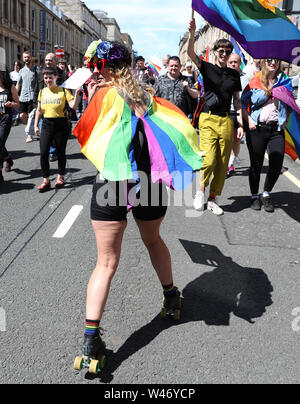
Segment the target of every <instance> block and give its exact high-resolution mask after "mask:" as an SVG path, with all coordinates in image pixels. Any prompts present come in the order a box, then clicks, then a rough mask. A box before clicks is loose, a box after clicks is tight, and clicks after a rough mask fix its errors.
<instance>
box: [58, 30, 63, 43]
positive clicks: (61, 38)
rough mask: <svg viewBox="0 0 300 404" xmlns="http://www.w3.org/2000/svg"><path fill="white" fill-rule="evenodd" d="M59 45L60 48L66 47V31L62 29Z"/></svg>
mask: <svg viewBox="0 0 300 404" xmlns="http://www.w3.org/2000/svg"><path fill="white" fill-rule="evenodd" d="M58 45H59V46H64V31H63V29H62V28H61V29H60V38H59V44H58Z"/></svg>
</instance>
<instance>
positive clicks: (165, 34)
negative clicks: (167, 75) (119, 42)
mask: <svg viewBox="0 0 300 404" xmlns="http://www.w3.org/2000/svg"><path fill="white" fill-rule="evenodd" d="M84 2H85V4H86V5H87V6H88V7H89V8H90V9H91V10H104V11H106V12H107V13H108V17H110V18H115V19H116V20H117V22H118V24H119V26H120V29H121V32H126V33H128V34H130V36H131V38H132V40H133V42H134V45H133V46H134V49H135V50H137V51H138V53H139V54H141V55H143V56H144V57H145V59H146V60H148V59H149V57H151V56H152V55H155V56H157V57H159V58H160V59H161V58H162V56H163V55H165V54H166V53H170V54H172V55H178V52H179V41H180V36H181V35H182V34H183V33H184V32H186V31H187V24H188V20H189V19H190V17H191V4H192V1H191V0H150V1H145V0H85V1H84ZM196 21H197V23H198V25H199V24H200V21H201V17H200V16H199V15H198V17H197V20H196Z"/></svg>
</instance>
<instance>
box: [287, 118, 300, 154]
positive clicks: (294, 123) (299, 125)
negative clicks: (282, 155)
mask: <svg viewBox="0 0 300 404" xmlns="http://www.w3.org/2000/svg"><path fill="white" fill-rule="evenodd" d="M285 152H286V153H287V154H288V155H289V156H290V157H291V158H292V159H293V160H297V159H300V121H299V119H298V118H297V114H296V113H295V112H294V111H293V113H292V114H291V116H290V119H289V122H288V124H287V126H286V128H285Z"/></svg>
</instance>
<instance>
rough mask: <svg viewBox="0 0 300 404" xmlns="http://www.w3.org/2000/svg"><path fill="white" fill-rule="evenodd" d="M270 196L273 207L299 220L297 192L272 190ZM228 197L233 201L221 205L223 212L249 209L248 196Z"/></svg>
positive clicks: (298, 195)
mask: <svg viewBox="0 0 300 404" xmlns="http://www.w3.org/2000/svg"><path fill="white" fill-rule="evenodd" d="M271 196H272V201H273V203H274V206H275V209H282V210H283V211H284V212H285V213H286V214H287V215H289V216H290V217H291V218H292V219H293V220H296V221H297V222H300V209H299V206H300V193H299V192H298V193H297V192H287V191H282V192H274V193H272V195H271ZM228 199H229V200H231V201H233V202H232V203H231V204H230V205H222V209H224V211H225V212H231V213H236V212H241V211H242V210H244V209H250V196H232V197H230V198H228ZM258 214H259V212H258Z"/></svg>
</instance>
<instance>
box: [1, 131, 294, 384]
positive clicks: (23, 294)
mask: <svg viewBox="0 0 300 404" xmlns="http://www.w3.org/2000/svg"><path fill="white" fill-rule="evenodd" d="M24 138H25V135H24V126H19V127H17V128H14V129H13V130H12V133H11V135H10V137H9V140H8V143H7V146H8V149H9V150H10V151H11V152H12V155H13V157H14V159H15V166H14V167H13V171H12V172H11V173H8V174H5V179H6V180H7V182H6V183H5V185H1V186H0V203H1V210H0V223H1V226H0V229H1V230H0V232H1V238H0V239H1V242H0V344H1V351H0V383H79V384H81V383H85V384H99V383H115V384H142V383H150V384H158V383H174V384H177V383H180V384H195V383H199V384H206V383H274V384H275V383H276V384H278V383H299V370H300V366H299V364H300V363H299V362H300V361H299V331H300V317H299V316H300V293H299V284H300V194H299V191H300V190H299V188H298V187H297V185H296V184H294V183H293V182H291V181H290V179H288V178H287V177H286V176H284V175H282V176H281V177H280V179H279V181H278V184H277V186H276V189H275V190H274V194H273V197H274V201H275V204H276V211H275V213H273V214H268V213H266V212H264V211H261V212H254V211H252V210H250V209H249V207H248V204H249V188H248V178H247V172H248V171H247V170H248V165H249V160H248V152H247V148H246V145H242V151H241V155H240V160H239V162H238V165H237V175H236V176H235V177H231V178H229V179H228V180H227V181H226V186H225V190H224V196H222V198H221V201H220V203H221V205H222V206H223V207H224V210H225V215H224V216H223V217H221V218H218V217H215V216H214V215H213V214H211V213H210V212H207V211H205V212H204V214H203V215H202V216H201V217H194V212H193V210H192V209H191V208H190V207H186V206H172V207H170V208H169V210H168V213H167V216H166V220H165V222H164V225H163V227H162V234H163V237H164V239H165V241H166V243H167V245H168V246H169V248H170V251H171V255H172V261H173V270H174V277H175V282H176V284H177V285H178V286H179V288H180V289H181V290H182V292H183V297H184V306H183V310H182V320H181V321H180V322H179V323H175V322H173V321H164V320H162V319H160V318H159V316H158V314H159V312H160V309H161V305H162V291H161V287H160V285H159V283H158V280H157V278H156V275H155V273H154V270H153V269H152V267H151V264H150V261H149V258H148V256H147V253H146V251H145V247H144V246H143V245H142V242H141V240H140V238H139V236H138V233H137V228H136V226H135V224H134V221H133V219H132V216H131V215H129V220H128V227H127V230H126V234H125V238H124V243H123V250H122V258H121V262H120V265H119V269H118V272H117V274H116V277H115V279H114V282H113V285H112V289H111V294H110V297H109V300H108V304H107V308H106V311H105V313H104V317H103V321H102V327H103V328H104V329H105V330H106V331H105V336H104V340H105V341H106V343H107V347H108V364H107V368H106V369H105V370H104V371H103V372H102V373H100V375H99V377H95V376H91V375H89V374H88V373H87V372H86V371H82V372H77V371H74V370H73V361H74V358H75V356H77V355H79V354H80V353H81V352H80V351H81V344H82V337H83V331H84V320H85V294H86V286H87V282H88V279H89V277H90V274H91V272H92V270H93V268H94V265H95V262H96V244H95V240H94V235H93V231H92V228H91V225H90V220H89V203H90V196H91V184H92V182H93V179H94V177H95V174H96V170H95V169H94V167H93V166H92V165H91V164H90V163H89V162H88V161H87V160H85V159H84V158H83V156H82V155H81V153H80V149H79V146H78V144H77V141H76V140H75V139H71V140H70V141H69V143H68V175H67V186H66V187H65V188H64V189H62V190H59V191H56V190H54V189H52V190H51V191H50V192H47V193H45V194H39V193H38V192H37V190H36V186H37V185H39V184H40V182H41V172H40V166H39V142H38V141H35V142H34V143H32V144H26V143H25V142H24ZM266 164H267V161H266ZM284 166H285V169H286V172H288V173H290V174H292V175H293V176H294V177H296V178H298V180H300V167H299V166H296V165H295V164H294V163H292V162H291V161H290V160H289V158H286V160H285V163H284ZM51 167H52V175H51V178H53V179H54V178H55V173H56V168H57V163H51ZM172 198H173V196H172ZM74 205H80V206H83V209H82V211H81V213H80V215H79V217H78V218H77V220H76V221H75V223H74V224H73V226H72V227H71V228H70V230H69V232H68V233H67V234H66V235H65V237H64V238H62V239H57V238H53V235H54V233H55V232H56V230H57V229H58V227H59V225H60V224H61V223H62V221H63V220H64V218H65V217H66V215H67V214H68V212H69V211H70V209H71V208H72V207H73V206H74Z"/></svg>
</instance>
